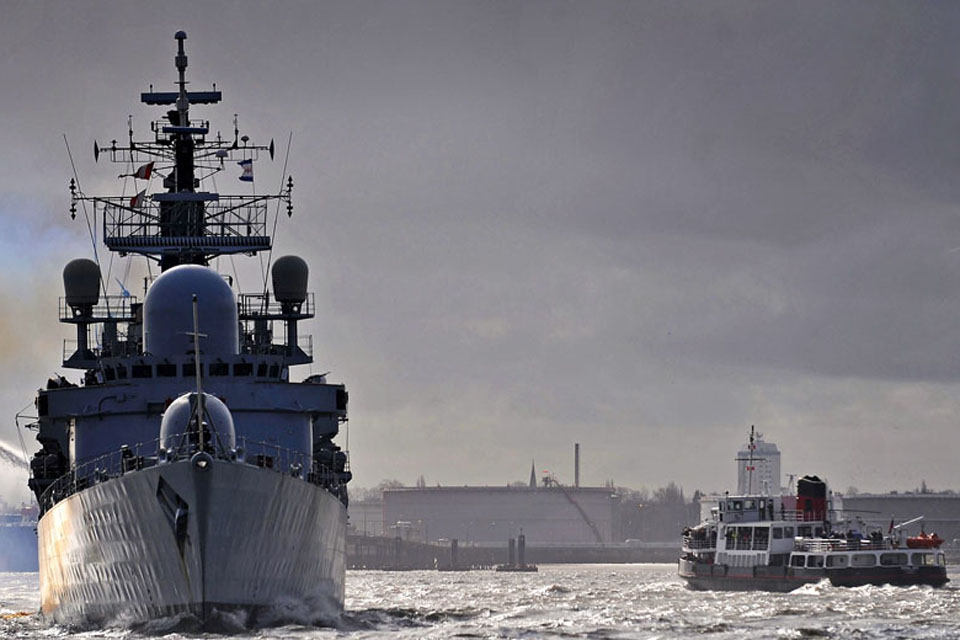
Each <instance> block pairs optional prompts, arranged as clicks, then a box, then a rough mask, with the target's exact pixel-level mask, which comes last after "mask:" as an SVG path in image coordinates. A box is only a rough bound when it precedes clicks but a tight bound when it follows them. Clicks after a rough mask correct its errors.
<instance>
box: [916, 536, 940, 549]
mask: <svg viewBox="0 0 960 640" xmlns="http://www.w3.org/2000/svg"><path fill="white" fill-rule="evenodd" d="M941 544H943V538H941V537H940V536H938V535H937V534H935V533H931V534H926V533H921V534H920V535H918V536H910V537H909V538H907V547H908V548H910V549H936V548H938V547H939V546H940V545H941Z"/></svg>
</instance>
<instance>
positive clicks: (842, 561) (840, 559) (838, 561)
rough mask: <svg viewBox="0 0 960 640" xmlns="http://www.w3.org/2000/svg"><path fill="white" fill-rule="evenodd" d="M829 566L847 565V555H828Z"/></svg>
mask: <svg viewBox="0 0 960 640" xmlns="http://www.w3.org/2000/svg"><path fill="white" fill-rule="evenodd" d="M827 566H828V567H845V566H847V556H845V555H834V556H827Z"/></svg>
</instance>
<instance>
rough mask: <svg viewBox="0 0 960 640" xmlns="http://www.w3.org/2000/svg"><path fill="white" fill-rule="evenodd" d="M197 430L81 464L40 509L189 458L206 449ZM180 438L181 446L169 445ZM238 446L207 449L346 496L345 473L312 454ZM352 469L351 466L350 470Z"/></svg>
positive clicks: (270, 445)
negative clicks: (121, 477) (92, 488)
mask: <svg viewBox="0 0 960 640" xmlns="http://www.w3.org/2000/svg"><path fill="white" fill-rule="evenodd" d="M195 439H196V433H195V432H185V433H180V434H174V435H171V436H166V437H165V438H163V439H160V438H157V439H155V440H152V441H149V442H140V443H137V444H135V445H133V446H127V445H123V446H122V447H120V449H117V450H115V451H111V452H109V453H105V454H103V455H100V456H97V457H95V458H91V459H89V460H85V461H83V462H81V463H80V464H78V465H75V466H74V467H73V468H71V469H70V471H68V472H67V473H65V474H64V475H62V476H60V477H59V478H57V479H56V480H55V481H54V482H53V484H51V485H50V486H49V487H47V489H46V490H45V491H44V492H43V495H41V496H40V511H41V513H43V512H46V511H47V510H48V509H50V508H51V507H53V505H55V504H56V503H58V502H60V501H61V500H63V499H65V498H69V497H70V496H72V495H73V494H75V493H77V492H78V491H82V490H83V489H86V488H87V487H91V486H94V485H97V484H100V483H102V482H107V481H109V480H112V479H114V478H117V477H120V476H122V475H124V474H126V473H130V472H133V471H139V470H141V469H146V468H149V467H154V466H157V465H162V464H169V463H172V462H177V461H179V460H188V459H190V458H191V457H192V456H193V455H194V454H195V453H198V452H200V451H201V448H200V445H199V444H198V443H197V442H196V441H195ZM171 442H176V443H178V444H177V446H175V447H165V446H164V444H165V443H166V444H169V443H171ZM237 445H238V446H237V447H236V448H235V449H229V450H228V449H226V448H224V447H219V446H211V443H207V444H206V445H205V446H204V447H203V451H205V452H207V453H208V454H210V455H211V456H212V457H213V458H214V459H217V460H229V461H231V462H235V463H237V464H248V465H251V466H256V467H260V468H263V469H267V470H270V471H274V472H276V473H284V474H288V475H291V476H293V477H295V478H300V479H302V480H304V481H306V482H309V483H311V484H314V485H317V486H319V487H323V488H324V489H326V490H328V491H330V492H331V493H333V494H334V495H335V496H336V497H337V498H339V499H340V500H345V499H346V483H345V481H344V474H343V473H341V472H338V471H335V470H333V469H330V468H329V467H327V466H325V465H322V464H319V463H318V462H316V461H315V460H314V459H313V457H312V456H311V455H310V454H307V453H303V452H302V451H295V450H293V449H288V448H286V447H281V446H279V445H276V444H273V443H269V442H264V441H262V440H257V441H248V440H247V439H246V438H244V437H241V438H238V443H237ZM344 471H345V472H347V473H349V472H348V470H347V469H345V470H344Z"/></svg>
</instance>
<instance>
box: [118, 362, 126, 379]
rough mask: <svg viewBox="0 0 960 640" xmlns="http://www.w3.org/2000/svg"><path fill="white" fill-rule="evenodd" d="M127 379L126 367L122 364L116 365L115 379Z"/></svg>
mask: <svg viewBox="0 0 960 640" xmlns="http://www.w3.org/2000/svg"><path fill="white" fill-rule="evenodd" d="M126 379H127V368H126V367H125V366H123V365H118V366H117V380H126Z"/></svg>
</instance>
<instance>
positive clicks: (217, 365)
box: [209, 362, 230, 376]
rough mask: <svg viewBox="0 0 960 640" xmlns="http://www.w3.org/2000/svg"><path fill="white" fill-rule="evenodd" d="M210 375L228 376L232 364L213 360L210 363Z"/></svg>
mask: <svg viewBox="0 0 960 640" xmlns="http://www.w3.org/2000/svg"><path fill="white" fill-rule="evenodd" d="M209 367H210V369H209V370H210V375H211V376H228V375H230V365H229V364H227V363H226V362H211V363H210V365H209Z"/></svg>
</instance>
